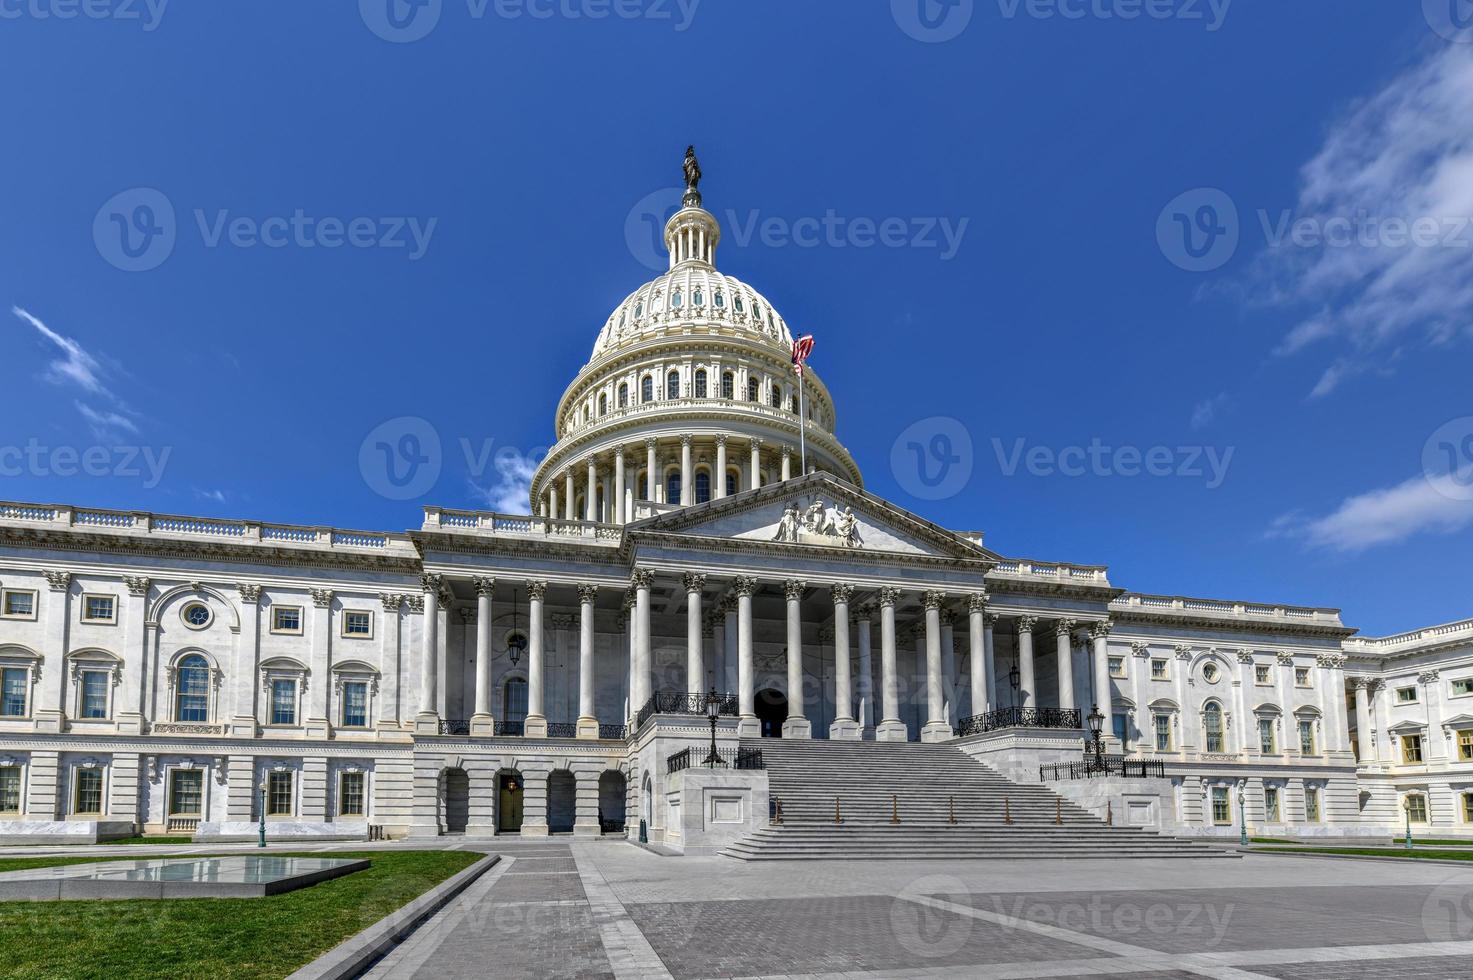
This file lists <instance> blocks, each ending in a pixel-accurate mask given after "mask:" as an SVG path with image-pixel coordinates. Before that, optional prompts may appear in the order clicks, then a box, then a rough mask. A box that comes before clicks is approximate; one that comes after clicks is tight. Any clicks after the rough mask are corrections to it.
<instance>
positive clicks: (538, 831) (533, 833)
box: [522, 820, 547, 837]
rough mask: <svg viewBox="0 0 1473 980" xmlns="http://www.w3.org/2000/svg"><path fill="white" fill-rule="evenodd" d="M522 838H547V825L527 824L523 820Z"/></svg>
mask: <svg viewBox="0 0 1473 980" xmlns="http://www.w3.org/2000/svg"><path fill="white" fill-rule="evenodd" d="M522 836H523V837H546V836H547V824H545V823H528V822H527V821H525V820H523V821H522Z"/></svg>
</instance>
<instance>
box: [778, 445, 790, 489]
mask: <svg viewBox="0 0 1473 980" xmlns="http://www.w3.org/2000/svg"><path fill="white" fill-rule="evenodd" d="M792 478H793V447H792V446H784V447H783V448H782V475H781V476H780V477H779V479H780V480H782V482H784V483H787V482H788V481H789V480H791V479H792Z"/></svg>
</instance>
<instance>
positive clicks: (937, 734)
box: [921, 721, 955, 742]
mask: <svg viewBox="0 0 1473 980" xmlns="http://www.w3.org/2000/svg"><path fill="white" fill-rule="evenodd" d="M954 734H955V733H954V732H953V730H952V727H951V726H950V725H948V724H947V723H946V722H944V721H928V722H926V724H925V726H924V727H923V728H921V741H922V742H950V741H951V739H952V737H953V735H954Z"/></svg>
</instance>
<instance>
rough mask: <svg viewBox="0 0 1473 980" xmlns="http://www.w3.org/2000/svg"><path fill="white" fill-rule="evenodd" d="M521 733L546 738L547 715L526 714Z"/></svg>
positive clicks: (531, 736) (528, 736)
mask: <svg viewBox="0 0 1473 980" xmlns="http://www.w3.org/2000/svg"><path fill="white" fill-rule="evenodd" d="M522 734H523V736H525V737H526V738H546V737H547V716H546V715H528V716H527V721H526V723H525V724H524V725H523V727H522ZM522 833H524V834H525V833H526V830H525V829H523V831H522ZM543 833H546V830H544V831H543Z"/></svg>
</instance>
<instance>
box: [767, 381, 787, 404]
mask: <svg viewBox="0 0 1473 980" xmlns="http://www.w3.org/2000/svg"><path fill="white" fill-rule="evenodd" d="M768 402H769V403H771V405H772V407H773V408H782V407H783V393H782V389H781V388H779V387H778V386H777V385H773V386H772V395H771V397H770V398H768Z"/></svg>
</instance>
